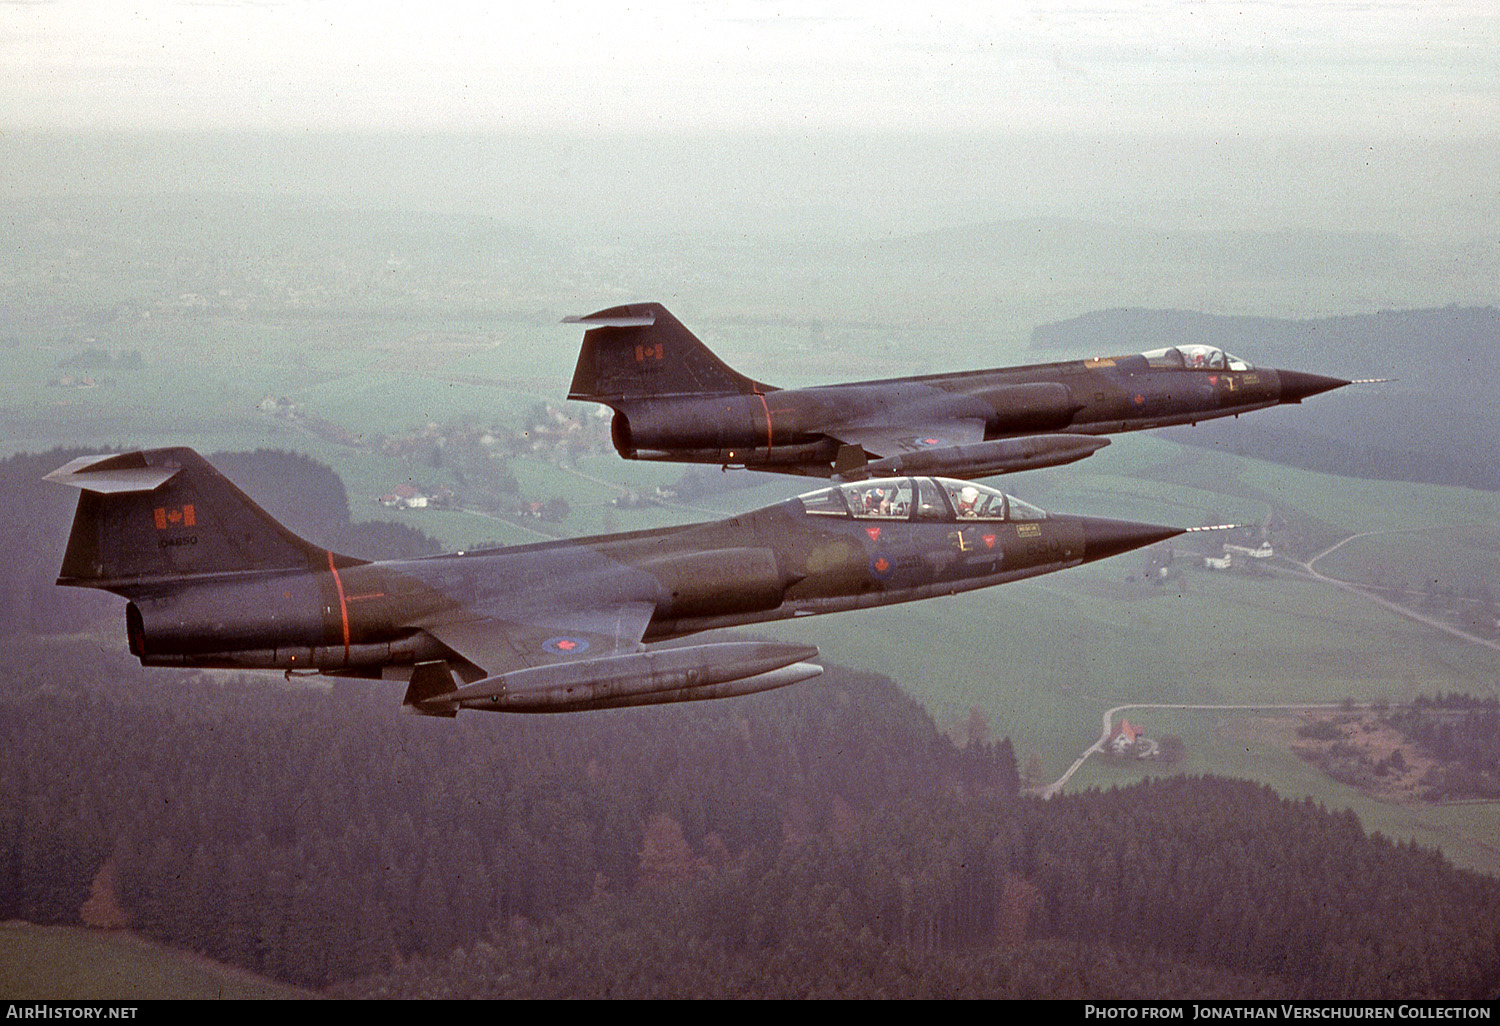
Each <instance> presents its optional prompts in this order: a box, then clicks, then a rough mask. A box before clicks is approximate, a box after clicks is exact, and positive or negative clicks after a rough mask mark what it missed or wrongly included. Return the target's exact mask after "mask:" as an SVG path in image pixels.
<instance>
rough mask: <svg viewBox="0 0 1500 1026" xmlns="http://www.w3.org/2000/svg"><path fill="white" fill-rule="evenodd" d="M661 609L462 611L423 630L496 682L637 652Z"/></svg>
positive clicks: (645, 605)
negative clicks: (518, 673)
mask: <svg viewBox="0 0 1500 1026" xmlns="http://www.w3.org/2000/svg"><path fill="white" fill-rule="evenodd" d="M655 609H656V607H655V606H654V605H653V604H652V603H650V602H625V603H621V604H619V605H615V606H609V607H601V608H597V609H589V608H581V609H558V608H552V609H545V608H543V609H533V610H524V609H513V610H510V611H508V612H507V613H505V614H504V615H499V614H493V613H485V612H481V611H476V610H467V609H461V610H456V611H454V612H453V613H452V614H450V615H448V616H446V617H444V618H443V619H441V620H438V621H436V622H431V623H424V624H421V625H420V626H421V627H422V629H423V630H425V631H426V632H427V633H428V634H430V635H432V636H433V637H434V638H436V639H437V640H438V641H440V642H442V643H443V645H444V646H445V647H447V648H448V649H450V650H452V652H453V653H454V654H455V655H457V656H459V657H461V658H462V659H463V660H464V661H465V662H467V663H469V664H471V665H472V666H473V667H475V668H477V669H478V670H480V671H483V672H482V673H480V674H479V675H478V676H480V677H494V676H498V675H500V674H504V673H509V672H510V671H512V670H520V669H528V668H531V667H535V666H548V665H551V664H554V663H563V662H570V661H575V660H587V659H599V658H604V657H608V656H616V655H625V654H627V653H631V652H634V651H636V650H637V649H638V648H639V647H640V644H641V637H642V635H644V634H645V633H646V627H647V625H649V624H650V622H651V616H652V614H653V613H654V612H655ZM461 675H462V676H466V677H472V676H474V675H473V674H472V673H462V672H461ZM475 679H477V678H475Z"/></svg>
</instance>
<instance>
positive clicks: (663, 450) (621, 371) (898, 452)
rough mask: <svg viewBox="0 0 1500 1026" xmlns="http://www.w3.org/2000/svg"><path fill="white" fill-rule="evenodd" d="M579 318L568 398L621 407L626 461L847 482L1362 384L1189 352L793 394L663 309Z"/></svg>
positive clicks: (957, 470)
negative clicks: (741, 368) (750, 371)
mask: <svg viewBox="0 0 1500 1026" xmlns="http://www.w3.org/2000/svg"><path fill="white" fill-rule="evenodd" d="M565 321H566V323H573V324H581V325H583V326H584V328H585V331H584V335H583V349H582V351H581V352H580V353H579V356H578V366H577V368H576V369H575V371H574V373H573V385H572V388H571V389H570V390H569V392H568V398H569V399H586V400H592V401H593V402H598V403H603V404H604V405H606V406H609V407H610V408H612V409H613V410H614V411H615V415H614V421H613V425H612V434H613V436H614V444H615V448H616V449H617V450H619V453H620V455H622V456H624V457H626V458H628V459H639V460H666V461H672V462H680V463H711V464H718V465H720V466H725V467H730V466H733V467H749V468H751V469H754V470H769V471H776V472H780V473H784V474H801V475H807V476H811V477H833V478H836V479H839V480H845V481H852V480H860V479H863V478H867V477H874V476H881V475H892V474H902V473H907V474H945V475H948V476H952V477H985V476H988V475H991V474H1005V473H1009V472H1011V471H1016V470H1030V469H1033V468H1036V467H1048V466H1057V465H1059V464H1063V463H1072V462H1073V461H1075V460H1080V459H1083V458H1084V457H1085V456H1089V455H1092V454H1093V453H1094V452H1095V451H1096V450H1098V449H1101V448H1103V447H1104V446H1106V445H1108V444H1109V440H1108V439H1106V438H1099V437H1096V436H1099V435H1106V434H1113V433H1115V432H1119V431H1138V430H1143V429H1145V428H1156V427H1164V426H1166V425H1172V424H1194V423H1197V422H1198V421H1200V420H1209V419H1211V418H1214V417H1227V416H1231V415H1238V414H1241V413H1249V412H1250V411H1252V410H1263V409H1265V408H1267V407H1270V406H1277V405H1279V404H1282V403H1300V402H1301V401H1302V400H1303V399H1306V398H1307V397H1308V396H1313V395H1317V394H1318V393H1320V392H1327V391H1329V390H1331V389H1335V388H1340V387H1342V386H1344V385H1347V384H1349V383H1350V382H1348V381H1345V380H1343V379H1341V378H1329V377H1323V376H1321V375H1317V374H1304V373H1302V372H1300V371H1285V370H1268V369H1263V368H1262V369H1257V368H1255V367H1252V366H1251V365H1250V364H1248V363H1246V362H1245V361H1244V360H1241V359H1239V358H1238V357H1236V356H1231V355H1230V354H1228V353H1226V352H1224V351H1223V350H1222V349H1218V348H1215V347H1213V346H1206V345H1185V346H1173V347H1170V348H1166V349H1158V350H1155V351H1153V352H1148V353H1139V354H1135V355H1131V356H1114V357H1102V358H1099V359H1094V360H1072V361H1067V362H1063V363H1043V364H1035V365H1032V366H1027V367H1005V368H1000V369H997V370H981V371H964V372H958V373H951V374H928V375H924V376H921V377H911V378H890V379H887V380H884V381H860V382H855V383H852V384H844V385H818V386H815V387H812V388H787V389H779V388H776V387H774V386H772V385H767V384H765V383H764V382H761V381H754V380H752V379H750V378H747V377H745V376H744V375H743V374H740V373H738V372H737V371H735V370H733V369H731V368H730V367H729V366H728V365H727V364H726V363H724V362H723V361H722V360H720V359H719V358H718V357H717V356H715V355H714V354H713V353H712V352H711V351H710V350H709V348H708V347H707V346H705V345H704V344H703V343H702V342H700V341H699V340H698V338H697V337H696V336H695V335H693V333H692V332H690V331H688V329H687V328H685V327H683V325H682V323H681V322H679V321H678V320H677V318H675V317H673V316H672V315H671V314H670V313H668V312H667V310H666V308H665V307H663V306H662V305H661V304H659V303H634V304H631V305H628V306H617V307H612V308H610V309H608V310H601V311H599V312H598V313H593V314H589V315H588V316H586V317H569V318H566V319H565Z"/></svg>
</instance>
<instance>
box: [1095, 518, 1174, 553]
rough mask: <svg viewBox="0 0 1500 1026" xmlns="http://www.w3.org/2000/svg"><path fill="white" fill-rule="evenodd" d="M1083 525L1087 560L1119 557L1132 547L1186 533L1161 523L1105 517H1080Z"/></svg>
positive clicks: (1150, 543) (1139, 546)
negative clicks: (1144, 522) (1142, 522)
mask: <svg viewBox="0 0 1500 1026" xmlns="http://www.w3.org/2000/svg"><path fill="white" fill-rule="evenodd" d="M1078 520H1079V522H1080V523H1081V524H1082V525H1083V561H1084V562H1085V563H1092V562H1093V561H1094V560H1096V559H1105V558H1107V557H1109V556H1117V555H1119V554H1120V553H1122V552H1129V551H1130V550H1131V549H1138V548H1141V547H1142V546H1145V545H1154V544H1156V543H1157V542H1159V541H1166V540H1167V539H1168V538H1173V537H1176V536H1177V535H1179V534H1182V532H1183V529H1182V528H1180V527H1165V526H1163V525H1161V524H1139V523H1136V522H1135V521H1133V520H1106V519H1104V518H1102V517H1079V518H1078Z"/></svg>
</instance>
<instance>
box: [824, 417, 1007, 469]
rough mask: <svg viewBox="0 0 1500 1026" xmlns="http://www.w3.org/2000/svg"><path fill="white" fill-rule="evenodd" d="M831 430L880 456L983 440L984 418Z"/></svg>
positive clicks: (866, 425) (832, 432)
mask: <svg viewBox="0 0 1500 1026" xmlns="http://www.w3.org/2000/svg"><path fill="white" fill-rule="evenodd" d="M829 434H830V435H832V436H833V437H834V438H837V439H838V440H839V441H840V442H843V443H844V444H845V445H857V446H860V447H861V448H862V449H864V450H865V452H867V453H869V454H870V455H871V456H872V457H875V458H876V459H879V458H881V457H889V456H900V455H903V454H906V453H915V452H926V451H927V450H929V449H947V448H950V447H951V446H955V445H972V444H973V443H975V442H982V441H984V421H983V420H982V419H979V418H975V417H965V418H962V419H955V420H940V421H934V422H932V423H930V424H880V425H874V424H849V425H843V426H840V427H839V428H837V429H835V430H833V431H830V432H829Z"/></svg>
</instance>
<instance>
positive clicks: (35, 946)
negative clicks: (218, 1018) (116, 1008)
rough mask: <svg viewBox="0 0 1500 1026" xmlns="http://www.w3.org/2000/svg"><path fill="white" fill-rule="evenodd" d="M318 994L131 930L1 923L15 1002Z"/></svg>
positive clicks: (1, 993)
mask: <svg viewBox="0 0 1500 1026" xmlns="http://www.w3.org/2000/svg"><path fill="white" fill-rule="evenodd" d="M316 996H317V995H316V994H314V993H311V992H309V991H305V990H300V989H298V988H296V987H289V986H286V985H285V984H280V983H276V982H274V981H271V980H267V979H263V978H262V977H259V976H256V975H254V974H253V973H248V972H245V971H244V970H242V969H235V968H233V967H232V966H226V965H222V964H220V963H218V962H213V961H211V960H209V959H206V958H195V957H193V956H192V955H186V954H183V953H182V952H179V951H174V950H172V949H171V948H166V947H162V946H161V945H158V944H153V943H151V942H150V941H147V940H143V939H142V938H140V937H136V936H135V935H133V934H130V933H124V932H118V931H105V930H87V929H84V928H82V927H75V926H32V925H30V924H27V923H15V922H11V923H3V924H0V997H3V998H6V999H7V1000H11V1001H157V1000H168V999H171V1000H183V999H185V1000H199V1001H203V1000H218V999H227V1000H231V1001H235V1000H240V1001H243V1000H267V999H280V1000H305V999H308V998H313V997H316Z"/></svg>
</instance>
